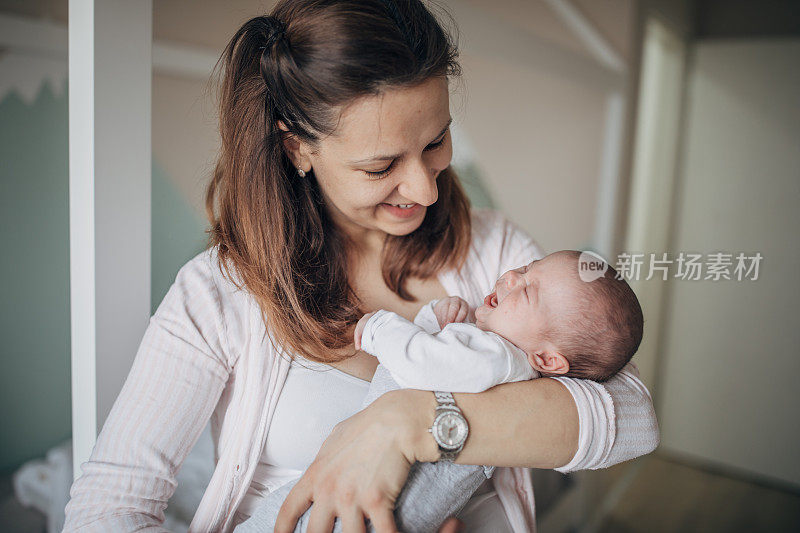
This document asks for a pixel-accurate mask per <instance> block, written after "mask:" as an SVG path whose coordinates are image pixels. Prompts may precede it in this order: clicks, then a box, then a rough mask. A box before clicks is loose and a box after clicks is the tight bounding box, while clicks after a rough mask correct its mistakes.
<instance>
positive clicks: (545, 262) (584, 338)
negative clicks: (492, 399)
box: [355, 250, 643, 392]
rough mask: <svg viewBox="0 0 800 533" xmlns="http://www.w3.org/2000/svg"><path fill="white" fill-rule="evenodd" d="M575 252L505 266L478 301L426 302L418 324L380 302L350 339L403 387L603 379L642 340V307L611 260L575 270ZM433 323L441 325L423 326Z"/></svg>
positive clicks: (455, 388) (475, 388)
mask: <svg viewBox="0 0 800 533" xmlns="http://www.w3.org/2000/svg"><path fill="white" fill-rule="evenodd" d="M580 255H581V254H580V252H576V251H570V250H565V251H560V252H555V253H552V254H550V255H548V256H546V257H545V258H543V259H541V260H537V261H533V262H531V263H530V264H528V265H527V266H524V267H521V268H518V269H516V270H511V271H509V272H506V273H505V274H504V275H503V276H502V277H501V278H500V279H498V280H497V283H496V284H495V290H494V292H492V293H491V294H489V295H488V296H486V298H485V299H484V302H483V305H481V306H480V307H478V308H477V309H475V311H474V317H475V320H476V322H475V324H474V325H472V324H468V323H462V322H464V321H465V320H468V319H469V318H471V316H470V315H471V313H470V307H469V304H468V303H467V302H465V301H464V300H462V299H461V298H458V297H449V298H444V299H442V300H434V301H433V302H430V303H429V304H427V305H426V306H425V307H423V308H422V310H421V311H420V312H419V314H418V315H417V317H416V318H415V320H414V323H411V322H409V321H408V320H406V319H404V318H402V317H401V316H399V315H397V314H395V313H392V312H389V311H385V310H381V311H377V312H374V313H369V314H367V315H364V317H363V318H362V319H361V320H360V321H359V323H358V325H357V326H356V330H355V345H356V348H360V349H362V350H364V351H365V352H367V353H370V354H372V355H374V356H375V357H377V358H378V360H379V361H380V363H381V364H382V365H384V366H385V367H386V368H387V369H388V370H389V372H390V373H391V375H392V377H393V378H394V380H395V381H396V382H397V383H398V384H399V385H400V386H401V387H404V388H413V389H422V390H444V391H450V392H481V391H484V390H486V389H488V388H491V387H493V386H495V385H498V384H500V383H508V382H512V381H522V380H527V379H532V378H536V377H540V376H558V375H561V376H570V377H578V378H587V379H592V380H595V381H604V380H606V379H608V378H610V377H611V376H612V375H614V374H615V373H616V372H617V371H618V370H620V369H621V368H622V367H623V366H625V364H626V363H627V362H628V361H629V360H630V359H631V357H632V356H633V354H634V353H635V352H636V349H637V348H638V347H639V342H640V341H641V339H642V324H643V318H642V309H641V307H640V306H639V302H638V300H637V299H636V295H635V294H634V293H633V291H632V290H631V288H630V287H629V286H628V284H627V283H626V282H625V281H624V280H622V279H617V276H616V272H615V271H614V269H613V268H611V267H610V266H609V267H608V269H607V270H606V271H605V272H604V273H602V274H599V273H598V276H599V277H597V279H594V280H593V281H583V280H582V279H581V276H580V275H579V270H578V269H579V257H580ZM426 321H436V322H438V324H437V325H438V326H439V327H441V328H442V329H441V331H438V332H437V333H432V334H431V333H428V332H426V329H428V330H433V331H435V330H436V329H438V328H435V327H434V328H433V329H431V328H424V327H421V326H420V325H419V324H423V323H424V322H426Z"/></svg>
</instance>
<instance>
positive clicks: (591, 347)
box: [235, 251, 642, 533]
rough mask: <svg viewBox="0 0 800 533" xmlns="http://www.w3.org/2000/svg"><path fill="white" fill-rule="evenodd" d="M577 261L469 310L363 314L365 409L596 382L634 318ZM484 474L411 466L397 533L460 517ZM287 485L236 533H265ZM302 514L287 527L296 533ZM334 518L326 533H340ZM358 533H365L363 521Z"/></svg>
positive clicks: (618, 291) (606, 279)
mask: <svg viewBox="0 0 800 533" xmlns="http://www.w3.org/2000/svg"><path fill="white" fill-rule="evenodd" d="M579 256H580V254H579V253H578V252H572V251H562V252H556V253H553V254H550V255H548V256H547V257H545V258H544V259H541V260H538V261H533V262H532V263H530V264H529V265H527V266H524V267H521V268H518V269H516V270H511V271H509V272H506V273H505V274H504V275H503V276H502V277H501V278H500V279H499V280H497V283H495V290H494V291H493V292H492V293H491V294H490V295H489V296H487V297H486V298H485V299H484V302H483V305H481V306H480V307H478V308H477V309H476V310H475V311H474V318H475V319H476V321H477V322H476V324H474V325H473V324H468V323H463V322H464V321H465V320H472V318H473V313H472V312H471V310H470V307H469V304H468V303H467V302H466V301H464V300H462V299H461V298H458V297H449V298H444V299H441V300H434V301H432V302H430V303H428V304H427V305H425V306H424V307H423V308H422V309H421V310H420V312H419V313H418V314H417V316H416V317H415V319H414V322H413V323H412V322H409V321H408V320H406V319H404V318H402V317H400V316H399V315H397V314H395V313H391V312H389V311H385V310H381V311H377V312H375V313H369V314H367V315H364V316H363V317H362V318H361V320H360V321H359V322H358V324H357V325H356V329H355V334H354V337H355V338H354V340H355V345H356V348H361V349H363V350H365V351H367V352H369V353H371V354H373V355H375V356H376V357H377V358H378V359H379V361H380V363H381V364H380V365H378V368H377V370H376V371H375V375H374V377H373V378H372V382H371V383H370V388H369V391H368V392H367V397H366V398H365V400H364V406H365V407H366V406H367V405H369V404H370V403H371V402H372V401H374V400H375V399H376V398H378V397H379V396H380V395H382V394H384V393H386V392H387V391H390V390H394V389H397V388H401V387H405V388H415V389H423V390H442V391H450V392H480V391H483V390H486V389H488V388H490V387H493V386H495V385H498V384H500V383H506V382H511V381H521V380H526V379H532V378H534V377H539V376H557V375H562V376H574V377H582V378H589V379H594V380H597V381H602V380H605V379H608V378H609V377H611V376H612V375H613V374H614V373H615V372H617V371H618V370H619V369H621V368H622V367H623V366H624V365H625V363H627V362H628V360H629V359H630V358H631V356H632V355H633V353H634V352H635V351H636V349H637V347H638V346H639V341H640V340H641V338H642V310H641V308H640V307H639V302H638V301H637V299H636V296H635V295H634V294H633V291H632V290H631V288H630V287H629V286H628V284H627V283H625V281H623V280H617V279H615V278H616V272H615V271H614V269H613V268H611V267H609V268H608V270H607V271H606V272H605V273H604V274H603V275H602V276H601V277H599V278H598V279H595V280H594V281H590V282H584V281H582V280H581V278H580V276H579V271H578V263H579V261H578V258H579ZM493 470H494V468H493V467H491V466H481V465H462V464H453V463H447V462H436V463H414V465H412V467H411V470H410V473H409V477H408V481H407V483H406V485H405V487H404V488H403V491H402V492H401V494H400V496H399V497H398V499H397V502H396V506H395V512H394V515H395V521H396V523H397V527H398V529H399V530H400V531H405V532H407V533H422V532H426V533H427V532H429V531H434V530H436V529H437V528H438V526H439V525H440V524H442V522H443V521H444V519H445V518H446V517H448V516H453V515H454V514H455V513H457V512H458V511H459V510H461V509H462V508H463V507H464V505H465V504H466V503H467V501H468V500H469V499H470V497H471V496H472V494H473V493H474V492H475V490H476V489H477V488H478V487H479V486H480V485H481V484H482V483H483V482H484V481H485V480H486V479H487V478H488V477H490V476H491V475H492V472H493ZM296 482H297V481H296V480H295V481H291V482H289V483H286V484H285V485H283V486H281V487H279V488H277V489H275V490H274V491H272V492H270V493H269V494H266V495H265V496H264V498H263V501H262V502H261V503H260V504H259V506H258V508H257V509H256V510H255V512H254V514H253V515H252V516H251V517H250V518H249V519H248V520H246V521H245V522H243V523H242V524H239V525H238V526H237V527H236V529H235V532H236V533H263V532H265V531H273V530H274V528H275V522H276V519H277V515H278V511H279V509H280V507H281V505H282V503H283V501H284V500H285V499H286V496H287V495H288V494H289V492H290V491H291V489H292V487H294V485H295V483H296ZM309 517H310V510H308V511H306V512H305V513H304V514H303V515H302V516H301V517H300V520H299V521H298V523H297V526H296V528H295V532H296V533H304V532H305V531H306V530H307V528H308V524H309ZM342 531H343V530H342V524H341V520H340V519H338V518H337V519H336V521H335V523H334V527H333V532H334V533H342ZM367 531H369V532H373V531H374V528H373V526H372V525H371V524H370V523H369V522H368V526H367Z"/></svg>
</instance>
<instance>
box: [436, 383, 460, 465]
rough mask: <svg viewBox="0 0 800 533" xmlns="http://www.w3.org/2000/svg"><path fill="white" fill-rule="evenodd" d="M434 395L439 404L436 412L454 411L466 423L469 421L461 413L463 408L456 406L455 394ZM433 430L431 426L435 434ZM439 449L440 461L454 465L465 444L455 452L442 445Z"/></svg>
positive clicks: (438, 392) (439, 392)
mask: <svg viewBox="0 0 800 533" xmlns="http://www.w3.org/2000/svg"><path fill="white" fill-rule="evenodd" d="M433 395H434V397H435V398H436V404H437V405H436V412H437V413H440V412H442V411H454V412H456V413H458V416H460V417H461V418H462V419H463V420H464V421H465V422H466V420H467V419H466V418H464V413H463V412H462V411H461V408H459V407H458V406H457V405H456V400H455V398H453V393H452V392H446V391H433ZM433 429H434V428H433V426H431V428H430V429H429V431H431V432H433ZM467 431H469V425H467ZM437 445H438V443H437ZM438 447H439V460H440V461H447V462H451V463H452V462H454V461H455V460H456V457H458V454H459V453H460V452H461V450H462V449H463V448H464V443H462V444H461V446H459V447H458V448H457V449H455V450H449V449H447V448H443V447H442V446H440V445H439V446H438Z"/></svg>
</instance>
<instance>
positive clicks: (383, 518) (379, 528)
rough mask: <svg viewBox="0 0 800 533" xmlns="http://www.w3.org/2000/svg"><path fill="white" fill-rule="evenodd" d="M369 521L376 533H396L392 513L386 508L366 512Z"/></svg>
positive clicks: (380, 507) (377, 507) (379, 507)
mask: <svg viewBox="0 0 800 533" xmlns="http://www.w3.org/2000/svg"><path fill="white" fill-rule="evenodd" d="M368 515H369V520H370V522H372V527H374V528H375V531H376V533H398V531H397V525H395V523H394V512H393V511H392V509H390V508H389V507H386V506H376V507H375V508H373V509H372V511H369V512H368Z"/></svg>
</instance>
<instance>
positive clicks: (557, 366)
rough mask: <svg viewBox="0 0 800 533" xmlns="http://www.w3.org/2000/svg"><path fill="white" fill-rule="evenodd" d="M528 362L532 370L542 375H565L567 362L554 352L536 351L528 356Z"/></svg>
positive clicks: (567, 370) (567, 367)
mask: <svg viewBox="0 0 800 533" xmlns="http://www.w3.org/2000/svg"><path fill="white" fill-rule="evenodd" d="M528 362H529V363H530V365H531V366H532V367H533V369H534V370H538V371H539V372H541V373H543V374H566V373H567V372H569V361H567V358H566V357H564V356H563V355H561V354H560V353H558V352H557V351H555V350H536V351H535V352H533V353H530V354H528Z"/></svg>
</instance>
